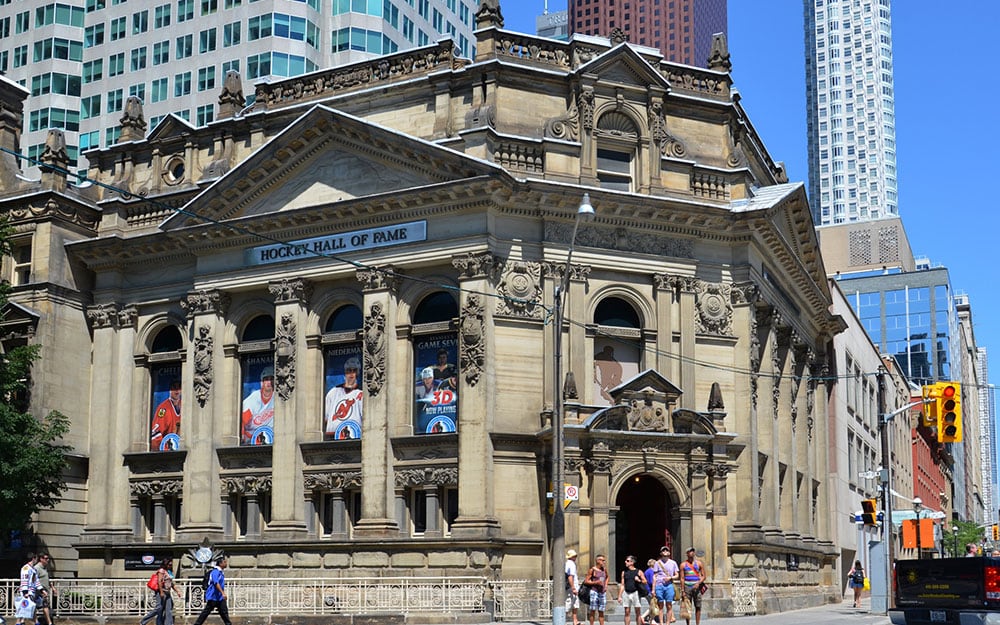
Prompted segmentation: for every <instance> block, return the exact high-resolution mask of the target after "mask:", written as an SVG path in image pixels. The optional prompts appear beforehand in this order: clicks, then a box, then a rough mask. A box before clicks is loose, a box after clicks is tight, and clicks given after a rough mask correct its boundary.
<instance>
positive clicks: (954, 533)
mask: <svg viewBox="0 0 1000 625" xmlns="http://www.w3.org/2000/svg"><path fill="white" fill-rule="evenodd" d="M951 535H952V536H953V537H954V538H955V551H954V552H952V557H953V558H957V557H958V526H957V525H952V526H951Z"/></svg>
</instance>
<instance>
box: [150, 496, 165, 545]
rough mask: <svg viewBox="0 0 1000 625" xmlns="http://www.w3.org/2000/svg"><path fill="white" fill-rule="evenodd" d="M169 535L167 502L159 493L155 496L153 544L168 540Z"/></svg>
mask: <svg viewBox="0 0 1000 625" xmlns="http://www.w3.org/2000/svg"><path fill="white" fill-rule="evenodd" d="M167 535H168V532H167V500H166V498H165V497H164V496H163V493H157V494H155V495H153V542H159V541H161V540H166V538H167Z"/></svg>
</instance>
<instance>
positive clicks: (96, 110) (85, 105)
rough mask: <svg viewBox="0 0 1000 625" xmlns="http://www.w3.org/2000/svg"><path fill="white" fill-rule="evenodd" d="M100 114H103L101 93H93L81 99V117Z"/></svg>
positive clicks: (88, 117)
mask: <svg viewBox="0 0 1000 625" xmlns="http://www.w3.org/2000/svg"><path fill="white" fill-rule="evenodd" d="M100 115H101V96H100V95H92V96H89V97H86V98H81V99H80V119H90V118H91V117H99V116H100ZM95 145H96V144H95Z"/></svg>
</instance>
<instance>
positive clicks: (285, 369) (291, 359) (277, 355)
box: [274, 312, 295, 401]
mask: <svg viewBox="0 0 1000 625" xmlns="http://www.w3.org/2000/svg"><path fill="white" fill-rule="evenodd" d="M274 383H275V390H276V391H277V392H278V397H280V398H281V399H283V400H285V401H288V400H289V399H290V398H291V396H292V393H293V392H294V391H295V318H294V316H293V315H292V313H290V312H286V313H282V315H281V321H280V322H279V323H278V325H277V327H275V329H274Z"/></svg>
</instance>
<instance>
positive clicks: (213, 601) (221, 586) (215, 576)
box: [194, 556, 233, 625]
mask: <svg viewBox="0 0 1000 625" xmlns="http://www.w3.org/2000/svg"><path fill="white" fill-rule="evenodd" d="M226 564H228V562H227V561H226V557H225V556H223V557H221V558H219V559H218V560H216V561H215V568H214V569H212V573H211V575H210V576H209V578H208V589H207V590H206V591H205V607H204V608H202V609H201V614H199V615H198V618H197V620H195V622H194V625H202V623H204V622H205V619H207V618H208V615H209V614H211V613H212V612H213V611H214V610H218V611H219V618H221V619H222V622H223V623H225V625H233V623H232V621H230V620H229V606H228V605H227V604H226V573H225V569H226Z"/></svg>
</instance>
